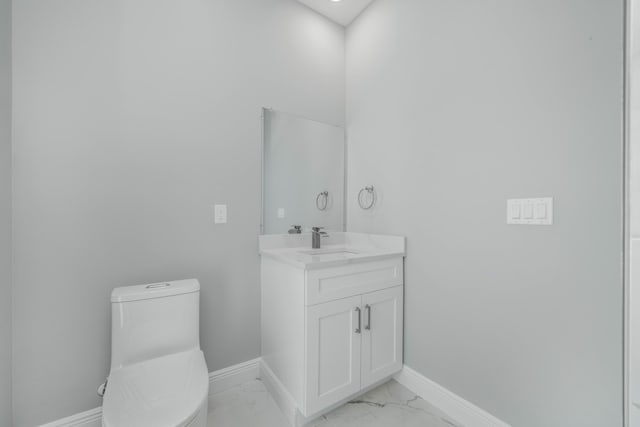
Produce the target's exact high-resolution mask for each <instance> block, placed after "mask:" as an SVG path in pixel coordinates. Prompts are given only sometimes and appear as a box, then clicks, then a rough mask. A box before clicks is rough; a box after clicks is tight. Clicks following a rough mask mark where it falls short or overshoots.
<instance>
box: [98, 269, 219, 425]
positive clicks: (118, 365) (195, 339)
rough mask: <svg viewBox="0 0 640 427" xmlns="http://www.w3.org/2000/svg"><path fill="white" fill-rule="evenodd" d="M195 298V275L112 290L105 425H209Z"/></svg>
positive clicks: (206, 380) (197, 291)
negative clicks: (109, 368)
mask: <svg viewBox="0 0 640 427" xmlns="http://www.w3.org/2000/svg"><path fill="white" fill-rule="evenodd" d="M199 301H200V283H199V282H198V281H197V280H195V279H192V280H180V281H175V282H162V283H153V284H149V285H140V286H127V287H122V288H116V289H114V290H113V292H112V294H111V318H112V321H111V371H110V373H109V377H108V379H107V383H106V389H105V392H104V402H103V406H102V425H103V427H186V426H189V427H205V426H206V425H207V398H208V394H209V373H208V370H207V365H206V362H205V360H204V355H203V353H202V351H201V350H200V316H199Z"/></svg>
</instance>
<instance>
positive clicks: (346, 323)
mask: <svg viewBox="0 0 640 427" xmlns="http://www.w3.org/2000/svg"><path fill="white" fill-rule="evenodd" d="M361 302H362V297H361V296H356V297H351V298H344V299H341V300H337V301H331V302H327V303H324V304H319V305H315V306H311V307H307V314H306V329H307V334H306V349H307V370H306V373H307V386H306V390H307V393H306V405H305V411H304V412H305V414H304V415H306V416H309V415H311V414H313V413H315V412H317V411H319V410H322V409H325V408H326V407H328V406H330V405H332V404H334V403H336V402H338V401H340V400H342V399H345V398H347V397H349V396H350V395H352V394H354V393H356V392H358V391H359V390H360V356H361V353H360V348H361V335H362V321H363V319H362V314H363V313H362V308H361Z"/></svg>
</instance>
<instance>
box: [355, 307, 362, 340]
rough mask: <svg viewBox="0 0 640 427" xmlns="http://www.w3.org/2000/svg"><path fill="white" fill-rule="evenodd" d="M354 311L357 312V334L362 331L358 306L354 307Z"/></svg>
mask: <svg viewBox="0 0 640 427" xmlns="http://www.w3.org/2000/svg"><path fill="white" fill-rule="evenodd" d="M356 313H358V327H357V328H356V334H359V333H361V332H362V316H361V314H362V313H361V310H360V307H356Z"/></svg>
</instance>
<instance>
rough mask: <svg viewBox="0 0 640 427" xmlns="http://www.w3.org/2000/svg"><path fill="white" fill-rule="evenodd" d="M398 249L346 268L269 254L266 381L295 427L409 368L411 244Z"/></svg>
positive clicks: (265, 260) (264, 281)
mask: <svg viewBox="0 0 640 427" xmlns="http://www.w3.org/2000/svg"><path fill="white" fill-rule="evenodd" d="M402 239H403V238H402ZM399 246H401V249H399V250H396V251H395V252H393V251H387V252H385V253H382V255H381V254H380V253H378V254H377V255H376V253H375V252H373V254H372V255H371V256H370V257H367V256H361V257H358V258H355V257H354V258H349V259H347V260H343V262H341V261H339V260H338V261H336V259H335V257H334V258H332V257H330V256H327V257H326V258H322V257H316V258H313V259H312V258H310V261H309V262H301V261H300V258H299V257H298V258H296V259H295V260H293V261H292V259H288V258H287V257H286V256H280V254H276V253H275V252H273V253H267V252H268V251H264V252H262V260H261V286H262V319H261V320H262V371H263V379H264V381H265V385H266V386H267V388H268V389H269V391H270V392H271V393H272V394H273V395H274V398H275V400H276V402H277V403H278V404H279V406H280V407H281V409H283V411H284V412H285V415H286V416H287V417H288V418H289V421H290V422H291V423H292V424H296V425H301V424H304V423H305V421H309V420H311V419H312V418H315V417H317V416H319V415H321V414H322V413H324V412H327V411H328V410H330V409H332V408H333V407H335V406H336V405H337V404H340V403H343V402H345V401H347V400H349V399H350V398H353V397H355V396H356V395H358V394H359V393H361V392H363V391H365V390H366V389H368V388H370V387H371V386H373V385H375V384H377V383H379V382H381V381H383V380H385V379H387V378H389V377H390V376H391V375H393V374H395V373H397V372H398V371H400V370H401V369H402V346H403V341H402V335H403V293H404V292H403V290H404V271H403V270H404V269H403V265H404V239H403V240H402V245H399ZM287 251H289V253H293V252H292V251H293V250H292V249H287ZM276 255H277V256H276ZM327 260H328V261H327Z"/></svg>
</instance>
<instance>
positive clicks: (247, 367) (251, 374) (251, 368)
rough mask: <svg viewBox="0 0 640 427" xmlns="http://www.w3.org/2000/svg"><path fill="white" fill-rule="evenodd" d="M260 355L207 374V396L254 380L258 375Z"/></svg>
mask: <svg viewBox="0 0 640 427" xmlns="http://www.w3.org/2000/svg"><path fill="white" fill-rule="evenodd" d="M260 360H262V359H261V358H260V357H258V358H257V359H253V360H249V361H247V362H243V363H238V364H237V365H233V366H230V367H228V368H224V369H220V370H219V371H215V372H211V373H210V374H209V396H211V395H212V394H216V393H220V392H223V391H227V390H229V389H230V388H233V387H235V386H239V385H241V384H244V383H247V382H249V381H251V380H255V379H256V378H258V377H259V376H260Z"/></svg>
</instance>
